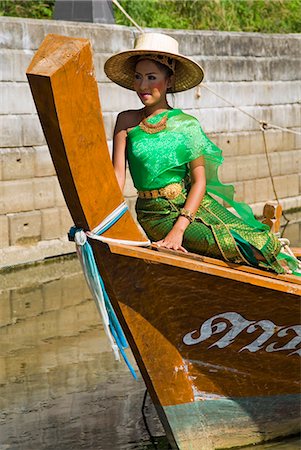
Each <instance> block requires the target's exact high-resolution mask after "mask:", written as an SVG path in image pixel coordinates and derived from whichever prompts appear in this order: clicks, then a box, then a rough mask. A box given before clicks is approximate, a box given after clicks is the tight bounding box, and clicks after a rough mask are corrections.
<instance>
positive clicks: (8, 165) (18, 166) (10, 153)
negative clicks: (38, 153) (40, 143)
mask: <svg viewBox="0 0 301 450" xmlns="http://www.w3.org/2000/svg"><path fill="white" fill-rule="evenodd" d="M33 154H34V151H33V149H32V147H12V148H4V149H0V160H1V162H2V164H1V165H2V179H3V180H17V179H26V178H32V177H33V176H34V164H33Z"/></svg>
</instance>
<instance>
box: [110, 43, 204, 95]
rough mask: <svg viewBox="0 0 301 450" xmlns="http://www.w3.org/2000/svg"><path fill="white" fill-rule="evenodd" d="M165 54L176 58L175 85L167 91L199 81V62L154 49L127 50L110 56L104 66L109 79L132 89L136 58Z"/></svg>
mask: <svg viewBox="0 0 301 450" xmlns="http://www.w3.org/2000/svg"><path fill="white" fill-rule="evenodd" d="M152 53H153V54H156V55H158V54H159V55H167V56H170V57H171V58H173V59H175V60H176V68H175V85H174V87H173V89H169V90H168V92H170V93H174V92H182V91H186V90H187V89H191V88H193V87H195V86H197V85H198V84H199V83H201V81H202V79H203V78H204V71H203V69H202V67H201V66H199V64H197V63H196V62H195V61H193V60H192V59H190V58H187V57H186V56H183V55H180V54H172V53H169V52H164V51H154V50H127V51H124V52H121V53H118V54H117V55H113V56H111V58H109V59H108V60H107V61H106V63H105V66H104V71H105V73H106V75H107V76H108V78H110V80H112V81H114V83H116V84H119V86H122V87H124V88H126V89H130V90H132V91H134V90H135V89H134V87H133V83H134V74H135V65H136V61H137V58H138V57H139V56H142V55H147V54H152Z"/></svg>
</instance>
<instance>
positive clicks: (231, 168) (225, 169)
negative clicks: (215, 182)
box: [219, 158, 237, 183]
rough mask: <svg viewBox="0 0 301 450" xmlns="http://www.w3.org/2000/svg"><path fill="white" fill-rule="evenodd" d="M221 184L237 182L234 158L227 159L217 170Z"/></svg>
mask: <svg viewBox="0 0 301 450" xmlns="http://www.w3.org/2000/svg"><path fill="white" fill-rule="evenodd" d="M219 175H220V178H221V180H222V182H223V183H233V182H234V181H235V180H237V164H236V161H235V159H234V158H227V160H226V161H224V163H223V164H222V166H221V167H220V169H219Z"/></svg>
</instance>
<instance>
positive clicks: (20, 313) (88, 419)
mask: <svg viewBox="0 0 301 450" xmlns="http://www.w3.org/2000/svg"><path fill="white" fill-rule="evenodd" d="M0 286H1V289H2V290H1V291H0V342H1V349H0V411H1V413H0V450H67V449H68V450H70V449H74V450H79V449H86V450H133V449H136V450H143V449H148V450H149V449H151V448H154V447H153V446H152V445H151V443H150V441H149V436H148V434H147V432H146V430H145V426H144V423H143V419H142V414H141V406H142V401H143V395H144V392H145V386H144V383H143V380H142V379H141V377H140V375H139V379H138V381H135V380H134V379H133V378H132V377H131V375H130V374H129V372H128V370H127V368H126V367H125V365H124V364H123V363H118V362H115V361H114V358H113V355H112V352H111V349H110V347H109V345H108V341H107V339H106V336H105V334H104V332H103V329H102V326H101V324H100V319H99V315H98V312H97V310H96V307H95V305H94V302H93V300H91V295H90V293H89V291H88V289H87V287H86V285H85V282H84V279H83V276H82V274H81V270H80V266H79V263H78V261H77V260H76V259H75V258H74V257H67V258H59V259H57V260H49V261H48V262H47V263H44V264H34V265H29V266H27V267H25V268H22V269H15V270H13V271H7V272H6V273H4V272H2V273H0ZM129 357H130V360H131V362H132V363H133V364H134V365H135V363H134V360H133V358H132V355H131V354H130V352H129ZM146 415H147V420H148V423H149V427H150V429H151V432H152V433H153V434H154V435H156V436H161V438H160V439H159V440H158V448H160V449H167V448H168V444H167V441H166V439H165V438H164V431H163V429H162V427H161V424H160V422H159V420H158V418H157V415H156V412H155V410H154V407H153V405H152V403H151V401H150V400H149V399H148V400H147V403H146ZM300 447H301V446H300V440H299V438H293V439H288V440H286V441H282V442H277V443H273V444H269V445H268V444H266V445H263V446H258V447H252V448H256V449H257V448H258V449H261V450H263V449H276V450H297V449H300Z"/></svg>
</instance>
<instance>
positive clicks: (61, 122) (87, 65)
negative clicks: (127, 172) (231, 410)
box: [27, 35, 145, 241]
mask: <svg viewBox="0 0 301 450" xmlns="http://www.w3.org/2000/svg"><path fill="white" fill-rule="evenodd" d="M27 77H28V80H29V83H30V87H31V91H32V94H33V97H34V101H35V104H36V108H37V111H38V114H39V118H40V121H41V124H42V127H43V131H44V134H45V137H46V140H47V143H48V147H49V150H50V153H51V155H52V159H53V162H54V165H55V168H56V171H57V175H58V178H59V182H60V184H61V187H62V191H63V194H64V197H65V200H66V202H67V205H68V208H69V210H70V213H71V216H72V218H73V220H74V223H75V225H76V226H77V227H80V228H84V229H85V230H92V229H93V228H95V227H96V226H98V225H99V223H100V222H101V221H102V220H103V219H105V218H106V217H107V216H108V215H109V214H110V213H111V212H112V211H113V210H114V209H115V208H116V207H117V206H119V205H120V203H121V202H122V201H123V200H124V199H123V196H122V193H121V191H120V189H119V186H118V183H117V180H116V177H115V173H114V170H113V167H112V163H111V160H110V156H109V151H108V147H107V141H106V135H105V130H104V125H103V119H102V114H101V107H100V102H99V97H98V89H97V82H96V78H95V75H94V66H93V61H92V50H91V45H90V42H89V41H88V40H87V39H80V38H69V37H65V36H57V35H48V36H47V37H46V38H45V40H44V41H43V43H42V44H41V46H40V48H39V49H38V51H37V52H36V54H35V56H34V58H33V60H32V62H31V64H30V66H29V67H28V69H27ZM67 231H68V230H66V232H67ZM104 235H105V236H107V237H111V238H116V237H120V236H123V239H132V240H138V241H144V240H145V237H144V236H143V235H142V233H141V232H140V230H139V229H138V227H137V225H136V224H135V222H134V220H133V218H132V216H131V215H130V213H129V212H127V213H126V214H125V215H124V216H123V217H122V218H121V219H120V220H119V221H118V222H117V223H116V224H115V225H114V226H113V227H112V228H110V229H109V230H108V231H107V232H106V233H105V234H104Z"/></svg>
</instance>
